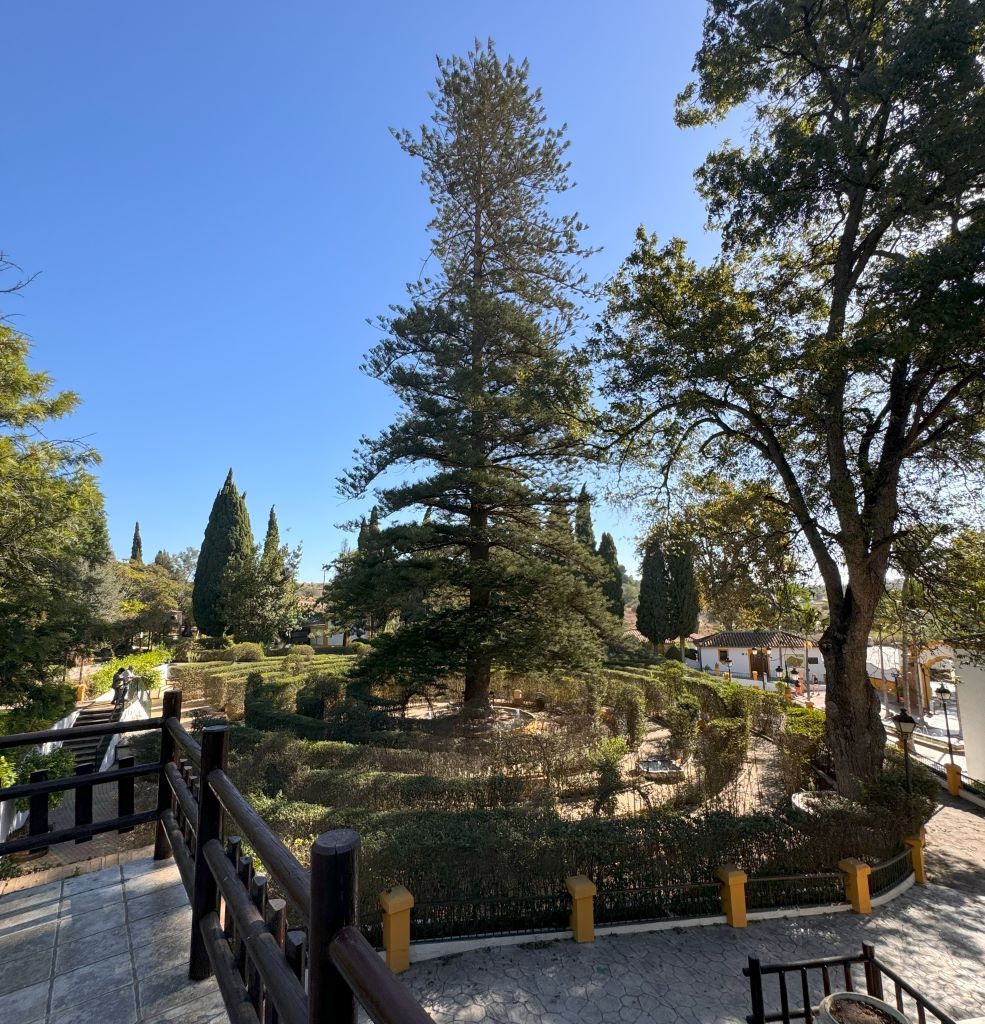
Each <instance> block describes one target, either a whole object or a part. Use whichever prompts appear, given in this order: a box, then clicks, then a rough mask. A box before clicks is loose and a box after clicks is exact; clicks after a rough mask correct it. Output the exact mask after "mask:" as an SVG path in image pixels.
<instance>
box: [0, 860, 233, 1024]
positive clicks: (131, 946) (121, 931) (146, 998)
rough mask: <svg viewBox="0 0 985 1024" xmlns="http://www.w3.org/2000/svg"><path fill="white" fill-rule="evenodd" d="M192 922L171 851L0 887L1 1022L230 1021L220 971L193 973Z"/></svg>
mask: <svg viewBox="0 0 985 1024" xmlns="http://www.w3.org/2000/svg"><path fill="white" fill-rule="evenodd" d="M190 928H191V911H190V909H189V907H188V900H187V899H186V897H185V891H184V889H183V887H182V885H181V880H180V878H179V876H178V869H177V867H176V866H175V865H174V863H173V862H172V861H163V862H160V863H155V862H154V861H153V860H152V859H150V858H146V859H144V860H137V861H132V862H130V863H127V864H124V865H122V867H121V866H116V867H111V868H106V869H104V870H102V871H94V872H92V873H90V874H81V875H78V876H76V877H74V878H67V879H65V880H64V881H59V882H51V883H49V884H47V885H42V886H38V887H37V888H35V889H22V890H19V891H18V892H14V893H11V894H10V895H8V896H3V897H0V957H2V959H3V964H4V969H3V971H0V1022H3V1024H7V1022H10V1024H92V1022H98V1024H179V1022H180V1024H228V1017H227V1016H226V1012H225V1009H224V1007H223V1005H222V998H221V996H220V994H219V988H218V986H217V985H216V983H215V980H214V979H209V980H207V981H199V982H193V981H189V980H188V973H187V964H188V942H189V933H190Z"/></svg>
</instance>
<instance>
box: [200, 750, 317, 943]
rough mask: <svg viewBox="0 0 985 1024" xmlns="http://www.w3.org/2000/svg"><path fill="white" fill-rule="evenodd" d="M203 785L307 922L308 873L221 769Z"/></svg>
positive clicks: (309, 899) (308, 909)
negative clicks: (214, 797) (223, 809)
mask: <svg viewBox="0 0 985 1024" xmlns="http://www.w3.org/2000/svg"><path fill="white" fill-rule="evenodd" d="M207 785H209V786H211V787H212V791H213V792H214V793H215V795H216V796H217V797H218V798H219V801H220V802H221V803H222V806H223V807H224V808H225V810H226V812H227V813H228V814H229V815H230V816H231V817H232V818H233V820H234V821H235V822H236V824H237V826H238V829H239V832H240V833H241V834H242V835H243V836H244V838H245V839H246V841H247V842H248V843H249V844H250V846H252V847H253V849H254V850H255V851H256V855H257V856H258V857H259V858H260V860H261V861H262V862H263V864H264V866H265V867H266V869H267V870H268V871H269V872H270V874H271V875H273V877H274V878H276V879H277V882H278V883H279V884H280V886H281V888H282V889H283V891H284V895H285V896H286V897H287V899H288V901H289V902H290V903H291V904H292V905H293V906H294V907H295V908H296V909H297V911H298V912H299V913H300V914H301V916H302V917H303V918H304V920H305V922H306V923H307V922H308V921H309V919H310V917H311V892H310V883H309V880H308V872H307V871H305V869H304V868H303V867H302V866H301V863H300V862H299V861H298V859H297V857H295V856H294V854H293V853H291V851H290V850H289V849H288V848H287V847H286V846H285V845H284V844H283V843H282V842H281V840H280V839H279V838H278V836H277V835H276V834H275V833H274V832H273V831H272V830H271V828H270V826H269V825H268V824H267V823H266V822H265V821H264V820H263V818H261V817H260V815H259V814H257V812H256V811H255V810H254V809H253V807H252V805H251V804H250V802H249V801H248V800H247V799H246V797H244V796H243V794H242V793H240V791H239V790H238V789H237V788H236V787H235V786H234V785H233V783H232V780H231V779H230V778H229V776H228V775H227V774H226V773H225V772H224V771H221V770H218V771H213V772H211V773H210V774H209V777H208V780H207Z"/></svg>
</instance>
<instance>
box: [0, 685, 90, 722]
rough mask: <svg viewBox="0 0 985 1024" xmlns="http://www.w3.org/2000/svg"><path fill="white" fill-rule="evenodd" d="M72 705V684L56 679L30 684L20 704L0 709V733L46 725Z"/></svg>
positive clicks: (63, 714) (55, 720)
mask: <svg viewBox="0 0 985 1024" xmlns="http://www.w3.org/2000/svg"><path fill="white" fill-rule="evenodd" d="M74 707H75V688H74V687H73V686H62V685H61V684H59V683H37V684H35V685H34V686H31V687H30V688H29V689H28V690H27V691H26V693H25V694H24V697H23V702H22V703H21V704H18V705H15V706H14V707H12V708H10V709H9V710H7V711H5V712H2V713H0V735H10V734H12V733H17V732H39V731H40V730H42V729H50V728H51V727H52V726H53V725H54V724H55V722H57V721H58V720H59V719H62V718H64V717H65V716H66V715H67V714H69V713H70V712H71V711H72V709H73V708H74Z"/></svg>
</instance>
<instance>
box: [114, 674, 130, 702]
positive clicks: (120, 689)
mask: <svg viewBox="0 0 985 1024" xmlns="http://www.w3.org/2000/svg"><path fill="white" fill-rule="evenodd" d="M126 688H127V670H126V669H125V668H118V669H117V670H116V671H115V672H114V673H113V707H114V708H117V707H120V706H122V704H123V702H124V700H125V699H126Z"/></svg>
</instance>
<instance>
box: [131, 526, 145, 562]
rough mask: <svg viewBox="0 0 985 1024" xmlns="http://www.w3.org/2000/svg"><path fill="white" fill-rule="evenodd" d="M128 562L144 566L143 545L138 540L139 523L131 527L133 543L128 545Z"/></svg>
mask: <svg viewBox="0 0 985 1024" xmlns="http://www.w3.org/2000/svg"><path fill="white" fill-rule="evenodd" d="M130 561H131V562H133V563H135V564H136V565H143V564H144V545H143V542H142V541H141V539H140V523H135V524H134V527H133V542H132V543H131V544H130Z"/></svg>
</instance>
